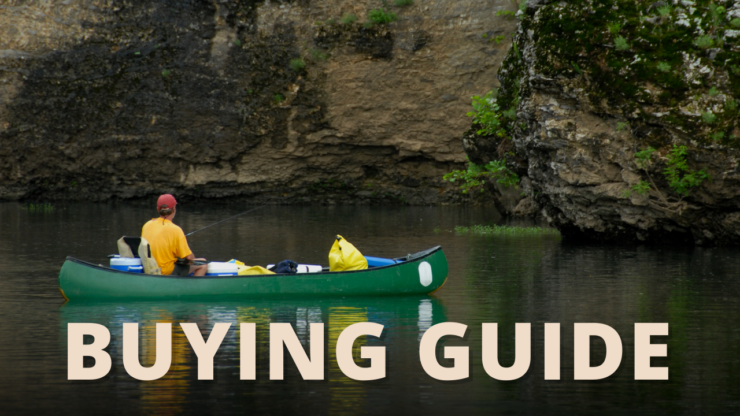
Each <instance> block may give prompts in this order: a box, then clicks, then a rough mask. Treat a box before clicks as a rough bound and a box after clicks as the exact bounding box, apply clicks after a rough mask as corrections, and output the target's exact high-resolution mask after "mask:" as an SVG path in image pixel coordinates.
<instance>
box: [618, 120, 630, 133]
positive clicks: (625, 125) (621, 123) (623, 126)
mask: <svg viewBox="0 0 740 416" xmlns="http://www.w3.org/2000/svg"><path fill="white" fill-rule="evenodd" d="M629 126H630V123H626V122H624V121H618V122H617V131H626V130H627V129H628V128H629Z"/></svg>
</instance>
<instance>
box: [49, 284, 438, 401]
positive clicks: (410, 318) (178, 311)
mask: <svg viewBox="0 0 740 416" xmlns="http://www.w3.org/2000/svg"><path fill="white" fill-rule="evenodd" d="M60 318H61V319H60V330H59V339H60V342H61V343H64V344H66V341H67V325H68V324H69V323H77V322H88V323H98V324H101V325H104V326H106V327H107V328H108V329H109V330H110V331H111V343H110V345H109V347H108V348H107V351H108V353H109V354H110V355H111V358H112V361H113V366H112V368H111V371H110V373H109V375H108V376H107V377H106V378H107V381H108V382H109V383H113V386H112V387H113V389H114V390H115V391H116V394H117V395H127V396H138V397H139V398H140V402H139V403H140V406H141V409H140V410H141V411H142V412H143V413H146V414H157V415H170V414H179V413H181V412H183V411H185V410H187V409H192V407H193V406H195V407H198V406H202V405H204V402H203V401H204V400H205V401H207V402H212V403H211V406H216V407H218V406H219V404H218V402H219V398H224V397H228V398H229V400H230V403H229V405H228V406H230V407H234V406H237V407H239V408H241V407H244V408H249V409H256V408H260V407H263V408H264V410H265V411H270V412H273V411H276V406H277V407H278V408H281V407H285V406H287V407H288V408H286V409H284V410H285V411H293V410H297V408H300V407H302V406H304V405H306V402H305V401H306V400H307V401H309V402H313V403H312V405H311V408H312V411H314V412H316V411H318V412H319V413H331V414H340V415H341V414H353V412H355V411H356V409H358V408H365V407H366V406H368V404H369V403H370V402H372V401H377V400H382V399H383V397H382V394H378V392H377V391H376V392H375V393H373V394H371V395H372V396H374V397H368V395H369V394H370V393H369V392H368V389H367V387H372V386H373V384H372V383H371V384H368V382H361V381H356V380H353V379H350V378H349V377H347V376H345V375H344V374H343V373H342V371H341V370H340V368H339V366H338V364H337V359H336V345H337V339H338V338H339V335H340V334H341V332H342V331H343V330H344V329H346V328H347V327H348V326H350V325H352V324H355V323H358V322H374V323H379V324H382V325H383V326H384V329H383V335H382V337H381V338H379V339H378V338H375V337H364V336H363V337H360V338H358V339H357V341H356V342H355V343H354V345H353V348H352V350H353V357H355V362H356V363H358V365H361V366H367V365H368V364H369V360H363V359H361V358H359V357H360V348H361V347H362V346H385V347H386V357H387V362H388V365H387V368H390V367H392V368H393V372H394V375H393V376H394V378H396V379H397V378H398V376H400V377H404V374H406V375H412V374H417V373H418V372H417V368H416V367H418V366H419V364H418V361H417V362H408V361H407V360H406V358H407V354H406V353H407V352H408V351H409V350H412V351H413V350H415V349H417V348H418V340H419V339H420V338H421V335H422V334H423V332H424V331H426V330H427V329H428V328H429V327H430V326H431V325H434V324H436V323H439V322H445V321H446V320H447V317H446V314H445V308H444V306H443V304H442V302H441V301H440V300H439V299H437V298H433V297H426V296H424V297H418V296H415V297H390V298H382V297H381V298H378V297H375V298H345V299H330V298H327V299H296V300H269V301H249V302H231V303H224V302H218V303H207V302H135V303H78V302H70V303H67V304H65V305H63V306H62V307H61V308H60ZM128 322H136V323H139V337H140V338H139V345H140V349H139V355H140V362H141V364H142V365H143V366H146V367H148V366H151V365H153V364H154V363H155V360H156V333H155V326H156V324H157V323H160V322H171V323H173V325H172V364H171V367H170V370H169V372H168V373H167V374H166V375H165V376H164V377H162V378H161V379H158V380H153V381H148V382H140V381H137V380H135V379H134V378H132V377H131V376H129V375H128V374H127V373H126V370H125V368H124V367H123V359H122V347H123V344H122V326H123V324H124V323H128ZM184 322H194V323H197V324H198V327H199V328H200V330H201V333H202V334H203V336H204V338H205V339H207V337H208V334H210V331H211V329H212V328H213V325H214V324H215V323H219V322H225V323H231V328H230V329H229V333H228V334H227V335H226V337H225V338H224V341H223V342H222V343H221V346H220V347H219V351H218V353H217V354H216V357H215V359H214V380H213V381H202V380H198V379H197V372H198V359H197V356H196V355H195V354H194V352H193V350H192V348H191V347H190V344H189V342H188V340H187V337H186V336H185V334H184V332H183V331H182V329H181V328H180V326H179V323H184ZM277 322H280V323H290V324H291V325H292V327H293V329H294V331H295V333H296V335H297V336H298V339H299V340H300V342H301V344H302V346H303V347H304V349H305V351H306V353H307V354H310V331H309V324H311V323H323V324H324V330H325V334H326V336H325V340H326V341H325V343H326V345H325V346H324V352H325V354H326V357H328V360H327V361H326V366H325V373H324V381H303V379H302V377H301V375H300V373H299V372H298V369H297V367H296V366H295V364H294V362H293V360H292V358H291V357H290V355H289V354H287V353H286V354H285V376H284V380H283V381H270V372H269V341H270V336H269V327H270V323H277ZM240 323H255V324H256V331H257V341H256V342H257V344H256V352H257V379H256V380H254V381H251V380H245V381H240V380H239V372H240V362H239V352H240V345H239V344H240V334H239V324H240ZM398 352H401V353H400V354H397V353H398ZM399 356H402V357H403V359H402V360H394V357H399ZM309 357H310V355H309ZM310 358H312V357H310ZM92 363H93V360H91V359H90V361H89V362H88V361H87V359H86V365H92ZM409 378H410V379H409V380H408V381H409V382H411V383H414V382H415V380H413V379H414V377H413V376H411V377H409ZM381 383H382V381H381ZM194 384H197V387H196V386H194ZM280 395H285V396H284V397H285V398H286V399H289V398H293V399H297V398H300V400H282V401H281V400H276V399H277V397H276V396H280ZM301 403H303V404H301ZM211 406H209V407H208V408H209V409H213V408H212V407H211ZM294 407H296V409H293V408H294ZM232 410H233V409H232Z"/></svg>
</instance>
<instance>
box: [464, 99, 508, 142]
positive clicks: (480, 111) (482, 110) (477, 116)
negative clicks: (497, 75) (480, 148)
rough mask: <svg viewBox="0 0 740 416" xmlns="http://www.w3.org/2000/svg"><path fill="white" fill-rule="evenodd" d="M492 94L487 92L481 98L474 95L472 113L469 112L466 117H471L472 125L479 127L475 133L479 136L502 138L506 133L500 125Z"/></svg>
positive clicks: (498, 110)
mask: <svg viewBox="0 0 740 416" xmlns="http://www.w3.org/2000/svg"><path fill="white" fill-rule="evenodd" d="M493 94H494V92H493V91H489V92H488V94H486V95H484V96H483V97H480V96H478V95H474V96H473V97H472V100H473V102H472V106H473V111H469V112H468V113H467V116H468V117H473V123H475V124H477V125H478V127H480V129H479V130H478V131H477V132H476V133H477V134H478V135H479V136H489V135H494V134H495V135H497V136H499V137H504V135H505V134H506V131H505V130H504V128H503V125H502V123H501V112H500V109H499V106H498V104H497V103H496V99H495V98H494V97H493Z"/></svg>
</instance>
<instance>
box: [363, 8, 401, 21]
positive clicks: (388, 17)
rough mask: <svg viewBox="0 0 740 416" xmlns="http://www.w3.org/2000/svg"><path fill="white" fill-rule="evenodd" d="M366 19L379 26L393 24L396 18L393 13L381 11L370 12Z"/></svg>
mask: <svg viewBox="0 0 740 416" xmlns="http://www.w3.org/2000/svg"><path fill="white" fill-rule="evenodd" d="M367 17H368V19H370V21H371V22H373V23H376V24H379V25H384V24H386V23H391V22H395V21H396V19H397V18H398V16H396V14H395V13H393V12H391V11H388V10H383V9H374V10H370V12H369V13H368V14H367Z"/></svg>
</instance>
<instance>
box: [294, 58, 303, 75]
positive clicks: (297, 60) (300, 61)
mask: <svg viewBox="0 0 740 416" xmlns="http://www.w3.org/2000/svg"><path fill="white" fill-rule="evenodd" d="M290 67H291V68H292V69H293V71H295V72H298V71H301V70H302V69H304V68H305V67H306V62H305V61H303V59H301V58H295V59H291V60H290Z"/></svg>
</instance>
